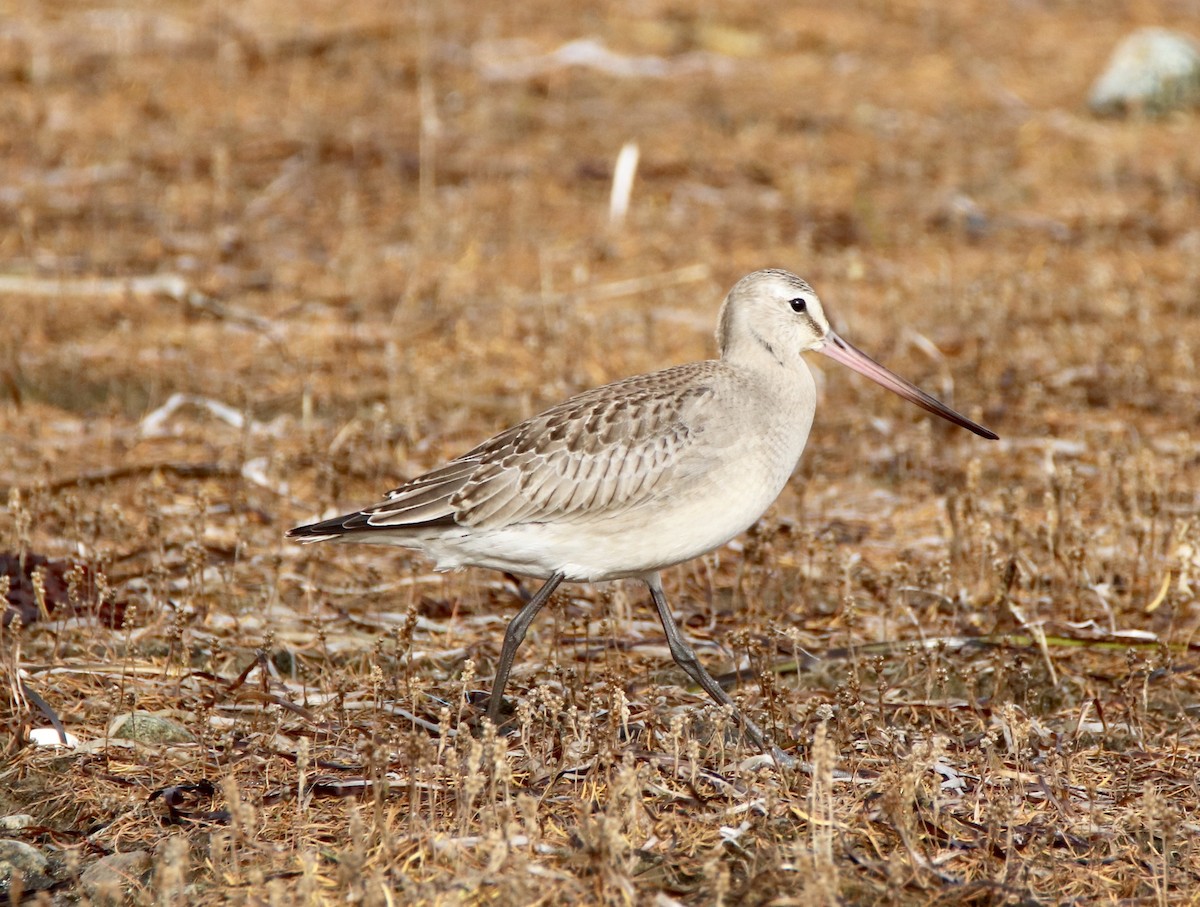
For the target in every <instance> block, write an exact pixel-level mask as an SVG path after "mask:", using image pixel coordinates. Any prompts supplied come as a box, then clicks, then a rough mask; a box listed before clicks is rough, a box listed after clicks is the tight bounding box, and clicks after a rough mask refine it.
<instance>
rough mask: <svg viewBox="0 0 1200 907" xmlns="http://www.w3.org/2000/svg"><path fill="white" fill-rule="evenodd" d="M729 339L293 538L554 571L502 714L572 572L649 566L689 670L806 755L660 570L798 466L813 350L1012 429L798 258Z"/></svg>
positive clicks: (982, 431) (744, 303) (756, 741)
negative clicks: (857, 335) (815, 277)
mask: <svg viewBox="0 0 1200 907" xmlns="http://www.w3.org/2000/svg"><path fill="white" fill-rule="evenodd" d="M716 340H717V349H718V358H716V359H710V360H705V361H699V362H690V363H686V364H682V365H676V366H672V367H669V368H664V369H661V370H659V371H655V372H651V373H649V374H645V375H639V376H635V377H631V378H625V379H624V380H619V381H616V382H613V383H611V384H606V385H604V386H602V387H598V388H594V389H592V390H588V391H585V392H583V393H580V394H578V395H576V396H573V397H571V398H569V399H568V400H566V401H564V402H562V403H559V404H558V405H556V406H552V407H550V408H549V409H547V410H545V411H544V412H541V413H539V414H537V415H535V416H532V417H530V418H528V419H526V420H525V421H524V422H521V423H520V424H519V425H516V426H514V427H513V428H510V429H508V430H507V431H503V432H501V433H500V434H498V435H496V436H495V437H493V438H491V439H489V440H487V441H484V442H483V443H482V444H480V445H479V446H477V447H475V448H474V449H472V450H469V451H468V452H467V453H465V454H463V455H462V456H460V457H458V458H456V459H453V460H451V461H449V462H448V463H446V464H445V465H443V466H439V467H438V468H436V469H433V470H432V471H430V472H427V473H425V474H424V475H419V476H417V477H416V478H413V479H410V480H409V481H407V482H405V483H404V484H403V485H401V486H400V487H398V488H396V489H395V490H393V491H390V492H388V493H387V494H386V496H385V497H384V498H383V500H381V501H379V502H378V503H376V504H373V505H371V506H369V507H366V508H364V509H362V510H356V511H354V512H352V513H346V514H343V515H341V516H336V517H333V518H332V519H325V520H321V521H320V522H316V523H311V524H309V525H305V526H298V527H296V528H294V529H292V530H291V531H290V532H288V536H289V537H290V538H292V539H296V540H298V541H301V542H320V541H336V542H366V543H379V544H387V545H397V546H400V547H402V548H409V549H415V550H417V551H419V552H422V553H423V554H424V555H426V556H428V557H429V558H432V559H433V561H434V562H435V569H437V570H450V569H454V568H458V567H465V566H473V567H483V568H490V569H492V570H499V571H503V572H505V573H508V574H515V575H517V576H523V577H528V578H531V579H535V580H541V581H542V585H541V586H540V588H538V589H537V591H536V592H535V593H534V594H533V595H532V597H530V598H528V600H527V601H526V602H525V604H524V605H523V607H521V609H520V610H519V611H518V613H517V614H516V616H515V617H513V618H512V620H511V621H510V622H509V623H508V625H507V628H506V630H505V633H504V640H503V644H502V646H501V649H500V657H499V661H498V662H497V665H496V671H495V679H494V681H493V683H492V690H491V694H490V698H489V700H488V705H487V711H486V717H487V718H488V720H490V721H491V722H492V724H493V725H495V726H497V727H498V726H499V725H500V716H501V707H502V703H503V701H504V700H503V696H504V692H505V688H506V687H507V685H508V678H509V673H510V671H511V670H512V665H513V660H514V658H515V657H516V654H517V650H518V648H519V647H520V645H521V643H522V641H523V640H524V638H525V634H526V631H527V630H528V629H529V626H530V625H531V624H532V623H533V621H534V619H535V618H536V617H537V615H538V613H539V612H540V611H541V610H542V608H543V607H545V605H546V603H547V602H548V601H549V600H550V597H551V595H552V594H553V593H554V591H555V590H556V589H557V588H558V586H559V585H560V584H561V583H563V582H573V583H597V582H606V581H609V580H619V579H635V580H640V581H641V582H642V583H644V584H645V585H646V587H647V589H648V590H649V592H650V597H651V600H652V601H653V603H654V607H655V609H656V610H657V612H658V618H659V620H660V622H661V623H662V627H663V632H664V633H665V634H666V640H667V646H668V648H669V650H670V653H671V656H672V658H673V659H674V660H675V662H676V663H677V664H678V665H679V667H680V668H682V669H683V671H684V672H685V673H686V674H687V675H688V676H689V677H690V678H691V679H692V681H694V682H695V683H696V684H698V685H699V687H700V688H701V689H703V690H704V691H705V692H706V693H707V694H708V695H709V696H710V697H711V698H712V699H713V700H714V701H715V702H716V703H718V704H719V705H721V706H724V707H725V708H727V709H729V710H730V711H731V714H732V717H733V718H734V720H735V721H736V722H737V723H738V725H739V726H740V727H741V729H742V733H743V735H744V737H745V738H746V739H748V740H749V741H750V742H751V743H752V744H753V745H754V746H755V747H757V748H758V749H759V750H760V751H763V752H765V753H770V754H771V755H773V756H774V758H775V759H776V761H778V762H781V763H787V764H791V763H792V762H793V761H794V760H793V759H792V757H790V756H789V755H787V754H786V753H784V752H783V751H782V750H781V749H780V748H779V747H778V746H776V745H775V743H774V742H773V741H772V740H771V739H770V738H769V737H768V736H767V735H766V734H765V733H764V732H763V730H762V729H761V728H760V727H759V726H758V724H757V723H755V722H754V721H753V720H751V719H750V718H749V717H748V716H746V715H745V714H743V713H742V711H741V710H740V709H738V708H737V706H736V705H735V704H734V702H733V700H732V699H731V698H730V696H729V694H728V693H726V692H725V690H724V689H723V688H722V687H721V685H720V684H719V683H718V682H717V681H716V680H715V679H714V678H713V677H712V675H711V674H710V673H709V672H708V671H707V670H706V669H705V667H704V665H703V664H702V663H701V661H700V659H699V658H698V657H697V655H696V652H695V650H694V649H693V648H692V646H691V645H690V644H689V643H688V641H687V639H686V638H685V637H684V635H683V634H682V633H681V632H680V629H679V626H678V625H677V624H676V622H675V618H674V616H673V615H672V613H671V609H670V606H669V604H668V602H667V599H666V596H665V594H664V592H663V586H662V580H661V576H660V574H661V572H662V571H663V570H664V569H666V568H668V567H672V566H675V565H677V564H682V563H684V562H686V561H689V560H691V559H693V558H695V557H698V556H700V555H703V554H706V553H708V552H710V551H713V550H714V549H716V548H718V547H720V546H722V545H724V544H725V543H727V542H729V541H730V540H732V539H733V538H735V537H736V536H738V535H739V534H741V533H742V532H744V531H745V530H747V529H749V528H750V527H751V526H752V525H753V524H754V523H755V522H756V521H757V520H758V519H759V518H760V517H761V516H762V515H763V513H764V512H765V511H766V510H767V508H768V507H770V506H771V504H772V503H773V502H774V501H775V499H776V498H777V497H778V495H779V494H780V492H781V491H782V490H783V488H784V486H785V485H786V484H787V482H788V480H789V479H790V478H791V475H792V473H793V471H794V470H795V468H796V466H797V464H798V462H799V460H800V455H801V453H802V452H803V450H804V446H805V443H806V442H807V440H808V435H809V430H810V428H811V427H812V422H813V416H814V413H815V410H816V402H817V389H816V385H815V382H814V380H813V375H812V372H810V371H809V368H808V365H807V363H806V362H805V359H804V354H806V353H821V354H824V355H825V356H827V357H829V358H830V359H833V360H834V361H835V362H839V363H841V364H843V365H846V366H849V367H850V368H851V369H853V370H855V371H857V372H859V373H861V374H863V375H865V376H866V377H868V378H870V379H871V380H873V381H875V382H877V383H878V384H880V385H882V386H883V387H885V388H887V389H888V390H891V391H893V392H895V393H896V394H899V395H900V396H901V397H903V398H904V399H906V400H908V401H910V402H912V403H915V404H916V405H917V406H920V407H922V408H923V409H925V410H927V411H928V412H930V413H932V414H934V415H937V416H939V417H941V418H942V419H945V420H947V421H949V422H951V423H953V424H955V425H958V426H960V427H962V428H965V429H967V430H968V431H971V432H974V433H975V434H976V435H979V436H980V437H982V438H986V439H989V440H997V439H998V436H997V435H996V434H995V433H994V432H992V431H991V430H989V429H987V428H984V427H983V426H981V425H978V424H976V423H975V422H973V421H971V420H970V419H968V418H966V417H965V416H963V415H961V414H959V413H957V412H955V411H954V410H953V409H951V408H949V407H948V406H946V405H945V404H943V403H941V402H940V401H938V400H936V399H935V398H933V397H931V396H930V395H929V394H927V393H925V392H924V391H922V390H920V389H919V388H918V387H916V385H914V384H911V383H910V382H908V381H906V380H905V379H904V378H901V377H899V376H898V375H896V374H895V373H893V372H891V371H890V370H888V369H887V368H885V367H884V366H883V365H880V364H879V363H878V362H876V361H875V360H874V359H872V358H870V357H869V356H868V355H867V354H865V353H863V352H862V351H861V350H859V349H857V348H856V347H854V346H852V345H851V344H850V343H849V342H847V341H846V340H843V339H842V338H841V337H840V336H839V335H838V334H837V333H836V332H835V331H834V330H833V328H832V327H831V326H830V322H829V318H828V317H827V316H826V314H825V310H824V307H823V306H822V304H821V300H820V298H819V297H818V296H817V294H816V292H815V291H814V290H813V288H812V287H811V286H810V285H809V284H808V283H807V282H806V281H805V280H803V279H802V278H800V277H798V276H796V275H795V274H793V273H791V272H789V271H785V270H781V269H774V268H771V269H765V270H760V271H755V272H753V273H751V274H748V275H747V276H745V277H743V278H742V279H741V280H739V281H738V282H737V283H735V284H734V285H733V287H732V289H730V291H729V293H728V294H727V296H726V297H725V300H724V302H723V304H722V305H721V308H720V312H719V315H718V318H717V331H716Z"/></svg>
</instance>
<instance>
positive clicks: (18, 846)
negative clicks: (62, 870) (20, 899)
mask: <svg viewBox="0 0 1200 907" xmlns="http://www.w3.org/2000/svg"><path fill="white" fill-rule="evenodd" d="M53 884H54V879H53V877H52V876H51V874H50V861H49V860H47V859H46V858H45V857H44V856H42V852H41V851H40V850H38V849H37V848H36V847H30V846H29V845H28V844H26V843H25V842H24V841H12V840H9V839H7V838H0V897H3V898H4V899H5V900H6V901H7V900H8V897H9V892H11V891H13V890H14V889H16V890H20V891H40V890H41V889H43V888H49V887H50V886H51V885H53Z"/></svg>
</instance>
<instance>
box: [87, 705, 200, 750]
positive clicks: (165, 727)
mask: <svg viewBox="0 0 1200 907" xmlns="http://www.w3.org/2000/svg"><path fill="white" fill-rule="evenodd" d="M108 736H110V737H117V738H120V739H122V740H136V741H137V742H138V743H194V742H195V740H196V737H195V736H194V735H193V734H192V732H191V731H189V730H188V729H187V728H185V727H184V726H183V725H182V724H180V723H179V722H178V721H172V720H171V719H170V718H163V717H162V716H161V715H155V714H153V713H151V712H129V713H128V714H125V715H118V716H117V717H116V719H115V720H114V721H113V723H112V726H111V727H109V729H108Z"/></svg>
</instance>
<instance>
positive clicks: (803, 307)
mask: <svg viewBox="0 0 1200 907" xmlns="http://www.w3.org/2000/svg"><path fill="white" fill-rule="evenodd" d="M788 305H790V306H791V307H792V311H793V312H795V313H796V314H797V315H799V314H800V313H801V312H806V311H808V300H807V299H805V298H804V297H803V296H797V297H796V298H795V299H793V300H791V301H790V302H789V303H788Z"/></svg>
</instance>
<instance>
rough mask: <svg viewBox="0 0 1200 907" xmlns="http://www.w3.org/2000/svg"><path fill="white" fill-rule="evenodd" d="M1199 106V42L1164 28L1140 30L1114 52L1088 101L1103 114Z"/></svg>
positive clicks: (1127, 38) (1162, 111)
mask: <svg viewBox="0 0 1200 907" xmlns="http://www.w3.org/2000/svg"><path fill="white" fill-rule="evenodd" d="M1197 104H1200V44H1197V43H1196V41H1195V40H1193V39H1192V38H1190V37H1189V36H1187V35H1184V34H1180V33H1179V32H1172V31H1167V30H1166V29H1164V28H1143V29H1139V30H1138V31H1135V32H1133V33H1132V34H1130V35H1129V36H1127V37H1126V38H1125V40H1123V41H1122V42H1121V43H1120V44H1118V45H1117V49H1116V50H1114V51H1113V55H1112V57H1111V58H1110V59H1109V61H1108V67H1107V68H1106V69H1105V70H1104V73H1103V75H1101V76H1100V78H1099V79H1097V80H1096V83H1095V85H1093V86H1092V92H1091V95H1090V96H1089V98H1088V105H1089V106H1090V107H1091V108H1092V111H1093V112H1094V113H1098V114H1101V115H1105V116H1111V115H1118V116H1119V115H1122V114H1126V113H1130V112H1135V111H1140V112H1143V113H1151V114H1162V113H1167V112H1168V111H1171V110H1177V109H1180V108H1184V107H1192V106H1196V105H1197Z"/></svg>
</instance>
